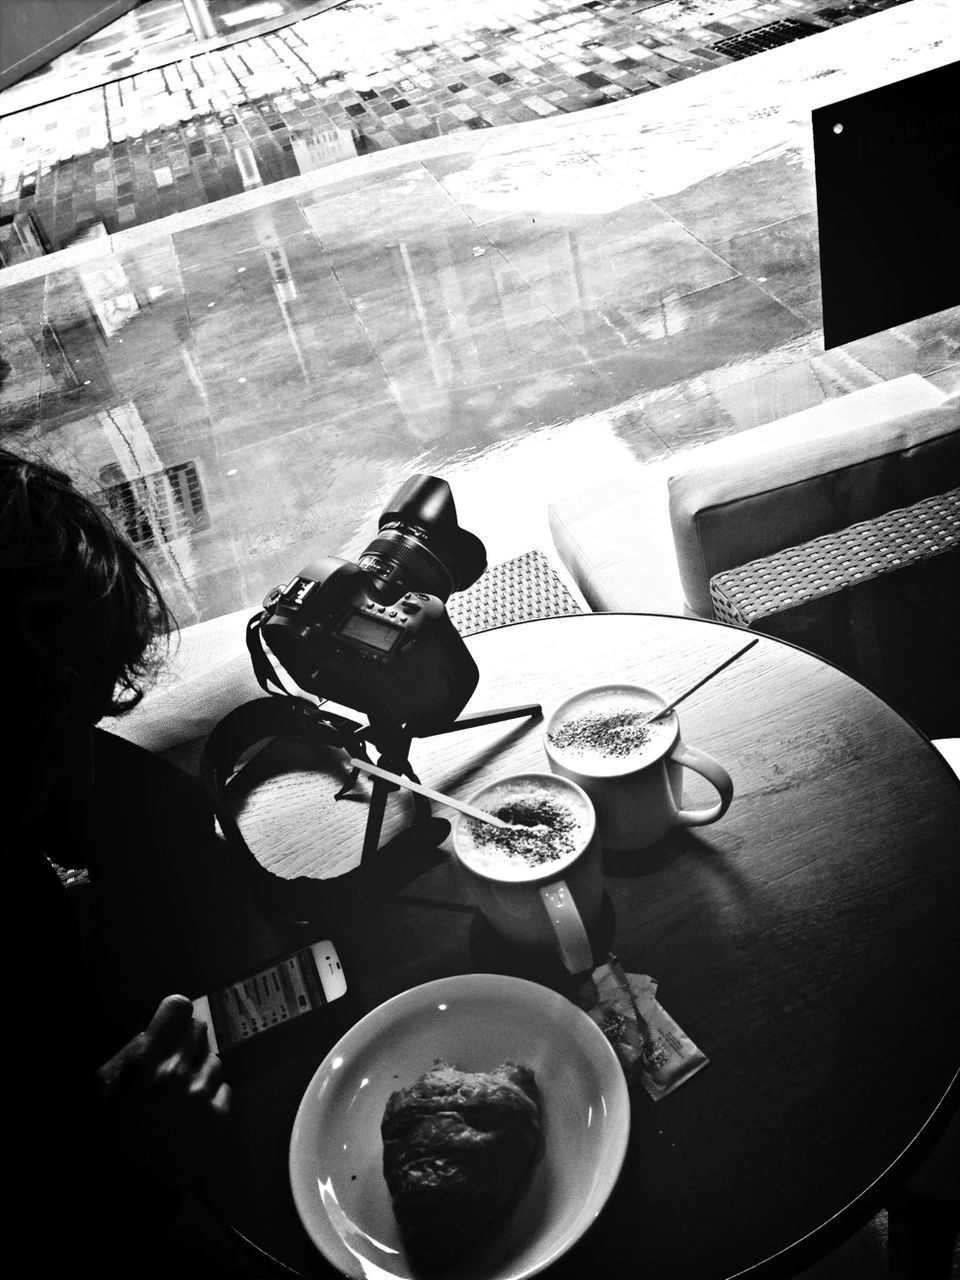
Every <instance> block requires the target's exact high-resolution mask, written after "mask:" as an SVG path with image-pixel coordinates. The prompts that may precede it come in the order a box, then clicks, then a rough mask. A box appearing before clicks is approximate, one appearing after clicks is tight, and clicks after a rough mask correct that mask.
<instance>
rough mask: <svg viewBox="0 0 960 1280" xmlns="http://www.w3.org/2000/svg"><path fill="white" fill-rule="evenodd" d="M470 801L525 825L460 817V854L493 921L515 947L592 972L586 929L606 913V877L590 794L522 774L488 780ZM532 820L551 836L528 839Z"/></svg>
mask: <svg viewBox="0 0 960 1280" xmlns="http://www.w3.org/2000/svg"><path fill="white" fill-rule="evenodd" d="M470 804H472V805H473V806H474V807H475V808H478V809H482V810H484V811H485V812H487V813H492V814H493V815H494V816H496V817H503V818H504V819H505V820H506V821H508V822H511V823H514V824H515V825H516V826H518V827H520V828H521V830H520V831H519V832H513V831H511V832H507V831H504V830H503V829H502V828H498V827H494V826H491V825H490V824H488V823H484V822H482V821H479V820H478V819H476V818H470V817H468V816H466V815H465V814H458V815H457V817H456V818H455V819H454V823H453V850H454V854H455V856H456V859H457V862H458V863H459V866H460V870H461V872H462V873H463V875H464V877H465V878H466V881H467V883H468V885H469V887H470V892H471V894H472V896H473V899H474V901H475V902H476V904H477V906H478V907H479V908H480V910H481V911H482V912H483V914H484V916H485V917H486V919H487V921H488V923H489V924H490V925H491V926H492V927H493V928H494V929H495V930H496V931H497V932H498V933H499V934H500V935H501V936H502V937H503V938H505V939H506V940H507V941H508V942H511V943H513V944H514V945H515V946H519V947H525V948H530V949H541V950H543V949H548V948H553V949H555V950H557V951H558V952H559V953H560V958H561V960H562V961H563V963H564V965H565V966H566V968H567V969H568V970H569V972H570V973H584V972H586V971H587V970H589V969H592V968H593V950H592V947H591V945H590V940H589V938H588V937H587V929H588V928H589V927H590V926H591V925H592V924H593V923H594V922H595V921H596V919H597V916H598V915H599V913H600V904H601V901H602V898H603V874H602V867H601V861H600V843H599V841H598V840H597V828H596V817H595V815H594V811H593V805H592V804H591V802H590V798H589V796H587V795H586V794H585V793H584V791H583V789H582V788H581V787H579V786H577V785H576V783H574V782H571V781H569V780H568V779H566V778H562V777H558V776H557V775H556V774H552V773H546V772H544V773H518V774H511V775H510V776H508V777H504V778H499V779H497V781H495V782H491V783H489V784H488V785H487V786H485V787H483V788H482V789H481V790H480V791H478V792H477V793H476V795H473V796H471V797H470ZM534 822H540V823H542V824H543V826H545V827H546V832H544V833H542V834H539V835H538V834H537V833H536V832H535V831H533V832H531V833H530V835H524V833H523V831H522V827H523V826H524V825H530V824H532V823H534Z"/></svg>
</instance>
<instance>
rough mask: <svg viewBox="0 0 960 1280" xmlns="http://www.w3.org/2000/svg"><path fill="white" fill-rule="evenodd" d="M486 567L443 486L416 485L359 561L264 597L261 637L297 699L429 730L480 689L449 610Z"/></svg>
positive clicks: (322, 569)
mask: <svg viewBox="0 0 960 1280" xmlns="http://www.w3.org/2000/svg"><path fill="white" fill-rule="evenodd" d="M485 568H486V552H485V551H484V548H483V545H482V543H481V542H480V541H479V539H477V538H475V537H474V535H473V534H471V533H467V532H466V531H465V530H463V529H460V528H459V526H458V525H457V522H456V513H455V511H454V507H453V499H452V496H451V495H450V490H449V487H448V486H447V485H446V483H445V482H444V481H442V480H437V479H436V478H434V477H433V476H414V477H412V479H411V480H408V481H407V482H406V483H405V484H404V485H403V486H401V488H400V490H399V491H398V493H397V494H396V495H395V497H394V499H393V501H392V502H391V503H390V504H389V505H388V507H387V508H386V509H385V511H384V512H383V514H382V515H381V518H380V532H379V534H378V536H377V537H376V538H375V539H374V540H373V541H372V542H371V543H370V545H369V546H368V547H367V549H366V550H365V551H364V553H363V555H362V556H361V557H360V560H359V563H357V564H353V563H352V562H350V561H347V560H341V559H337V558H334V557H326V558H324V559H322V560H319V561H317V562H316V564H314V565H308V566H307V567H305V568H303V569H301V570H300V572H299V573H298V574H297V575H296V576H295V577H294V578H292V579H291V580H290V581H289V582H287V583H286V584H285V585H283V586H280V587H275V588H274V589H273V591H271V592H270V593H269V594H268V595H267V597H266V599H265V600H264V602H263V613H262V614H261V615H260V627H259V629H260V638H261V641H262V643H263V644H264V645H265V646H266V647H267V648H268V649H269V650H270V652H271V653H272V654H273V656H274V657H275V658H276V660H277V661H278V662H279V663H280V665H281V666H282V667H283V668H284V670H285V671H287V672H288V673H289V675H290V676H291V677H292V678H293V680H294V681H296V683H297V684H298V685H299V687H300V688H301V689H303V690H304V691H305V692H307V693H312V694H316V695H318V696H320V697H322V698H326V699H330V700H331V701H334V702H337V703H341V704H343V705H345V706H348V707H355V708H356V709H357V710H359V711H362V712H363V713H364V714H365V715H366V716H367V717H368V719H370V720H371V722H373V721H381V722H387V723H391V724H396V725H404V726H406V728H407V729H408V730H409V732H411V733H413V734H420V735H423V734H427V733H433V732H437V731H438V730H440V729H443V728H445V727H447V726H449V725H450V724H451V723H452V722H453V721H454V720H455V719H456V717H457V716H458V715H459V713H460V712H461V711H462V710H463V708H464V706H465V705H466V703H467V702H468V701H469V699H470V696H471V694H472V693H473V691H474V689H475V688H476V687H477V681H478V680H479V672H478V670H477V666H476V663H475V662H474V660H473V658H472V657H471V656H470V652H469V650H468V649H467V647H466V645H465V644H464V642H463V640H462V638H461V637H460V635H459V633H458V632H457V630H456V628H455V627H454V625H453V623H452V622H451V621H450V617H449V615H448V614H447V610H446V605H445V600H446V597H447V596H448V595H449V594H450V592H451V591H454V590H459V589H461V588H462V587H466V586H470V585H472V584H473V582H475V581H476V579H477V578H478V577H479V576H480V574H481V573H482V572H483V570H484V569H485Z"/></svg>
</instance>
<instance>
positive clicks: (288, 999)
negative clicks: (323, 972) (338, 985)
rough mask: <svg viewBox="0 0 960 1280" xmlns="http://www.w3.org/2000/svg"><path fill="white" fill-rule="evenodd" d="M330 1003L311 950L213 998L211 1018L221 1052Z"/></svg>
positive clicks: (306, 949)
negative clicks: (324, 991) (325, 994)
mask: <svg viewBox="0 0 960 1280" xmlns="http://www.w3.org/2000/svg"><path fill="white" fill-rule="evenodd" d="M326 1003H327V999H326V997H325V996H324V994H323V988H322V987H321V985H320V976H319V974H318V973H317V965H316V961H315V960H314V957H313V952H312V951H311V950H310V949H309V948H305V949H304V950H303V951H298V952H296V953H295V954H294V955H290V956H287V957H285V959H283V960H281V961H279V962H278V963H277V964H273V965H270V966H269V967H268V968H266V969H261V970H260V972H259V973H255V974H253V975H252V976H251V977H248V978H241V979H239V980H238V981H237V982H232V983H231V984H230V985H229V986H228V987H221V988H220V990H219V991H214V992H213V993H212V994H211V995H210V1016H211V1019H212V1021H213V1026H214V1031H215V1032H216V1036H217V1040H218V1042H219V1045H220V1048H221V1049H229V1048H232V1047H233V1046H234V1045H238V1044H242V1043H243V1042H244V1041H246V1040H250V1039H251V1038H252V1037H253V1036H255V1035H258V1034H259V1033H260V1032H261V1031H267V1030H269V1028H271V1027H276V1026H279V1025H280V1024H281V1023H284V1022H290V1021H291V1020H292V1019H294V1018H299V1017H300V1016H301V1015H303V1014H305V1013H311V1012H313V1010H315V1009H319V1008H320V1007H321V1006H322V1005H325V1004H326Z"/></svg>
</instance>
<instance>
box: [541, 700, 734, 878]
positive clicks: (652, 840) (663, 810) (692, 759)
mask: <svg viewBox="0 0 960 1280" xmlns="http://www.w3.org/2000/svg"><path fill="white" fill-rule="evenodd" d="M666 705H667V704H666V699H665V698H663V697H661V696H660V694H658V693H656V692H655V691H654V690H652V689H645V688H643V687H642V686H640V685H628V684H608V685H597V686H595V687H593V688H590V689H584V690H582V691H581V692H580V693H577V694H574V696H573V697H571V698H567V699H566V701H565V702H562V703H561V704H560V705H559V706H558V707H557V708H556V709H555V710H554V711H553V713H552V714H551V715H550V717H549V719H548V721H547V728H546V733H545V735H544V749H545V751H546V754H547V760H548V761H549V764H550V768H551V769H552V770H553V772H554V773H556V774H559V775H560V776H562V777H565V778H569V779H570V780H571V781H572V782H575V783H577V785H578V786H580V787H582V788H583V790H584V791H585V792H586V793H587V795H588V796H589V797H590V799H591V800H592V801H593V807H594V809H595V810H596V815H597V831H598V834H599V837H600V844H601V846H602V847H603V848H604V849H609V850H611V851H615V852H625V851H627V850H631V849H646V848H648V847H649V846H650V845H652V844H656V842H657V841H658V840H661V839H662V838H663V837H664V836H665V835H666V834H667V832H668V831H669V830H670V828H671V827H675V826H678V827H702V826H706V825H707V823H710V822H716V821H717V819H718V818H722V817H723V815H724V814H725V813H726V811H727V809H728V808H729V807H730V801H731V800H732V799H733V782H732V781H731V778H730V775H729V773H727V771H726V769H724V767H723V765H721V764H719V763H718V761H716V760H714V758H713V757H712V756H709V755H707V753H706V752H705V751H701V750H699V749H698V748H697V747H691V746H690V745H689V744H687V743H685V742H683V741H682V740H681V738H680V724H679V721H678V719H677V714H676V712H675V711H671V712H669V713H668V714H667V715H665V716H662V717H660V718H658V719H654V718H652V717H654V716H655V715H656V712H657V711H658V710H662V708H663V707H665V706H666ZM684 769H692V770H693V771H694V773H699V774H700V775H701V776H702V777H704V778H706V779H707V781H708V782H710V783H711V784H712V786H713V787H714V788H715V789H716V791H717V795H718V799H717V800H716V801H715V803H713V804H711V805H707V806H705V807H704V808H699V809H686V808H684V807H683V803H682V796H683V770H684Z"/></svg>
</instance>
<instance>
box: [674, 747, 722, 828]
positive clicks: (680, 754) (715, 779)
mask: <svg viewBox="0 0 960 1280" xmlns="http://www.w3.org/2000/svg"><path fill="white" fill-rule="evenodd" d="M670 754H671V758H672V759H674V760H676V762H677V764H682V765H683V766H684V768H686V769H692V770H693V771H694V773H699V774H700V776H701V777H702V778H706V780H707V781H708V782H709V783H711V784H712V785H713V786H714V787H716V789H717V793H718V794H719V796H720V799H719V800H718V801H717V802H716V804H711V805H707V807H706V808H705V809H678V810H677V813H676V817H675V818H674V821H675V822H676V824H677V826H679V827H704V826H706V825H707V823H708V822H716V821H717V819H718V818H722V817H723V815H724V814H725V813H726V812H727V810H728V809H729V808H730V801H731V800H732V799H733V780H732V779H731V777H730V775H729V773H727V771H726V769H725V768H724V767H723V765H722V764H720V763H719V762H718V761H716V760H714V758H713V756H708V755H707V753H706V752H705V751H701V750H700V749H699V748H698V747H689V746H687V744H686V743H685V742H678V743H677V745H676V746H675V747H674V749H673V751H672V752H671V753H670Z"/></svg>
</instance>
